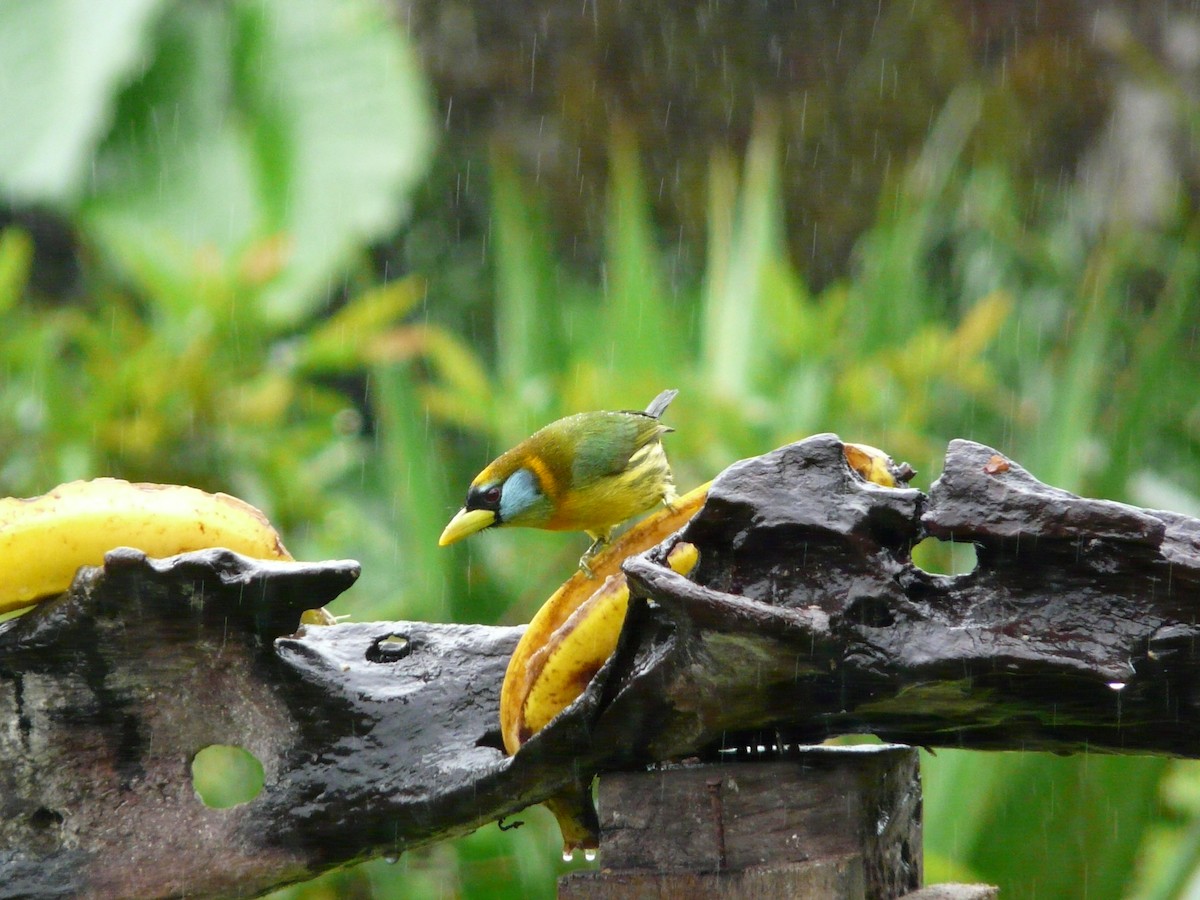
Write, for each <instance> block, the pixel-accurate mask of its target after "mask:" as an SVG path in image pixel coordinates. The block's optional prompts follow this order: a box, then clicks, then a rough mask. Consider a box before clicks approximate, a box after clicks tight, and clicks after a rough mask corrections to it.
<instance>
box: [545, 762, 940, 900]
mask: <svg viewBox="0 0 1200 900" xmlns="http://www.w3.org/2000/svg"><path fill="white" fill-rule="evenodd" d="M599 808H600V824H601V838H600V861H601V864H602V865H603V869H602V870H601V871H599V872H582V873H575V874H572V875H568V876H565V877H564V878H562V879H560V881H559V893H558V896H559V897H560V898H562V900H613V898H617V897H620V898H623V900H624V898H630V897H635V898H642V897H647V898H649V897H654V898H685V897H686V898H689V900H690V898H699V897H721V898H728V900H740V898H751V897H753V898H757V900H762V898H773V897H780V898H784V897H786V898H804V897H820V898H860V897H870V898H884V897H899V896H902V895H904V894H906V893H908V892H909V891H912V890H914V889H916V888H918V887H919V886H920V884H921V783H920V771H919V767H918V757H917V751H916V750H914V749H912V748H910V747H903V746H895V745H884V746H866V747H806V748H803V749H800V750H794V751H791V752H789V753H788V754H786V755H785V756H784V757H783V758H772V759H770V760H766V761H757V760H753V761H744V762H736V761H735V762H729V763H706V764H700V763H697V764H685V765H674V766H668V767H662V768H658V769H655V770H651V771H646V772H620V773H609V774H605V775H603V776H602V777H601V779H600V797H599Z"/></svg>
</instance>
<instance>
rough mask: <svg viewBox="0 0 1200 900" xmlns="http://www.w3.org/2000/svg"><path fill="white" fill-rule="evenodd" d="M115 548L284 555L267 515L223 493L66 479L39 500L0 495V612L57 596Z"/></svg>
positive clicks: (286, 556) (168, 552)
mask: <svg viewBox="0 0 1200 900" xmlns="http://www.w3.org/2000/svg"><path fill="white" fill-rule="evenodd" d="M116 547H134V548H136V549H138V550H141V551H143V552H144V553H145V554H146V555H147V556H152V557H166V556H174V555H176V554H178V553H185V552H188V551H192V550H204V549H207V548H210V547H225V548H228V549H230V550H233V551H235V552H237V553H241V554H243V555H245V556H250V557H254V558H256V559H279V560H290V559H292V556H291V554H290V553H288V551H287V548H286V547H285V546H284V545H283V540H282V539H281V538H280V536H279V533H278V532H277V531H276V530H275V529H274V528H273V527H272V526H271V523H270V522H269V521H267V517H266V516H265V515H263V514H262V512H260V511H259V510H258V509H256V508H255V507H253V506H251V505H250V504H249V503H246V502H245V501H243V500H239V499H238V498H236V497H231V496H229V495H228V494H220V493H218V494H210V493H207V492H205V491H202V490H199V489H198V488H193V487H187V486H184V485H174V484H137V483H131V482H128V481H123V480H121V479H118V478H96V479H93V480H91V481H72V482H69V483H67V484H61V485H59V486H58V487H56V488H54V489H53V490H51V491H48V492H47V493H45V494H42V495H41V496H39V497H32V498H29V499H23V498H18V497H6V498H3V499H0V613H5V612H9V611H12V610H16V609H19V608H21V607H26V606H30V605H32V604H35V603H37V602H39V601H41V600H44V599H45V598H47V597H51V596H54V595H56V594H61V593H62V592H63V591H65V590H66V589H67V588H68V587H70V585H71V581H72V580H73V579H74V578H75V573H76V571H77V570H78V569H79V568H80V567H81V566H99V565H103V563H104V554H105V553H107V552H108V551H109V550H112V549H114V548H116Z"/></svg>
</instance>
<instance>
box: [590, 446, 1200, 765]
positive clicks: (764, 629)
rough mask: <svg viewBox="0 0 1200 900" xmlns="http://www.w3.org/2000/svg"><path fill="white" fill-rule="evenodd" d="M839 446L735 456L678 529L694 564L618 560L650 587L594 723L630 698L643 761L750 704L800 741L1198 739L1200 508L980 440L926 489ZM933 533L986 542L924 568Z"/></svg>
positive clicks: (971, 743)
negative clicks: (1147, 500) (1152, 503)
mask: <svg viewBox="0 0 1200 900" xmlns="http://www.w3.org/2000/svg"><path fill="white" fill-rule="evenodd" d="M840 461H841V445H840V443H839V442H838V441H837V439H836V438H834V437H833V436H832V435H821V436H817V437H814V438H810V439H809V440H806V441H803V442H800V443H798V444H793V445H791V446H788V447H784V448H782V449H780V450H777V451H775V452H774V453H770V454H767V455H766V456H762V457H757V458H755V459H751V460H747V461H745V462H743V463H739V464H738V465H736V466H734V467H732V468H730V469H729V470H727V471H726V472H725V473H724V474H722V475H721V476H720V478H719V479H718V481H717V482H716V483H715V484H714V486H713V490H712V492H711V495H710V498H709V501H708V503H707V505H706V506H705V508H704V510H702V511H701V513H700V514H699V515H698V516H697V518H696V519H694V520H693V521H692V523H691V524H690V525H689V526H688V527H687V528H686V529H684V531H683V537H684V538H685V539H687V540H690V541H692V542H694V543H695V544H697V546H698V547H699V548H700V558H701V563H700V566H699V568H698V570H697V571H696V572H694V573H693V575H692V580H688V579H684V578H681V577H680V576H678V575H676V574H675V573H673V572H671V571H670V570H669V569H667V568H665V567H662V566H659V565H657V564H655V562H654V561H653V554H650V555H649V556H648V557H638V558H635V559H631V560H629V561H628V562H627V563H626V571H627V572H628V573H629V575H630V577H631V580H632V581H633V583H634V584H635V585H636V587H637V590H638V591H640V593H642V594H643V595H644V596H646V597H649V598H650V599H652V600H653V601H654V604H653V605H652V606H646V605H644V604H643V605H641V606H639V607H635V613H634V614H633V616H632V618H633V619H635V620H636V622H630V623H628V626H629V634H630V635H634V634H636V635H638V636H639V638H640V640H638V641H636V642H634V641H628V642H626V645H625V648H624V650H623V651H622V653H623V659H622V660H621V664H620V666H619V667H618V671H620V672H621V673H622V674H621V675H620V676H618V677H617V678H616V679H615V680H614V682H613V683H612V684H611V686H610V688H609V691H610V694H611V695H612V702H611V704H610V705H609V706H608V708H607V709H606V711H605V714H604V715H602V716H601V720H600V731H601V733H602V734H605V735H607V732H608V730H609V729H611V730H612V735H611V737H609V738H608V739H610V740H615V739H616V738H617V736H618V734H627V733H628V731H627V730H626V729H627V728H628V726H627V725H626V724H625V723H623V722H622V718H623V717H628V716H632V717H635V718H636V719H638V720H639V721H640V723H641V726H642V729H644V731H643V732H642V733H644V734H646V735H647V736H646V738H645V740H643V741H642V743H641V745H640V750H641V756H642V757H643V758H646V759H659V758H667V757H671V756H673V755H676V754H678V753H680V752H690V751H691V750H692V749H693V748H695V747H696V746H698V745H702V744H704V743H705V742H706V741H717V740H719V739H720V737H721V735H722V733H725V732H729V731H733V730H738V729H741V728H745V727H747V726H748V725H751V724H755V723H757V724H759V725H761V726H763V727H771V728H775V729H778V730H779V731H781V732H782V733H783V736H784V739H785V740H788V741H793V740H794V741H803V742H811V741H816V740H820V739H823V738H825V737H828V736H830V735H835V734H845V733H851V732H869V733H873V734H876V735H879V736H880V737H882V738H884V739H885V740H889V741H894V742H898V743H908V744H918V745H929V746H953V747H976V748H990V749H1016V748H1021V749H1035V748H1037V749H1044V750H1053V751H1058V752H1071V751H1074V750H1082V749H1083V748H1085V747H1086V748H1088V749H1089V750H1091V751H1097V750H1101V751H1103V750H1108V751H1112V752H1138V751H1140V752H1149V753H1168V754H1174V755H1179V756H1188V757H1194V756H1196V755H1198V753H1200V751H1198V750H1197V748H1198V747H1200V692H1198V689H1200V667H1198V665H1197V663H1198V660H1200V657H1198V656H1197V653H1196V650H1195V648H1196V646H1197V640H1198V639H1200V628H1198V627H1197V625H1196V619H1197V611H1200V522H1197V521H1196V520H1194V519H1190V518H1187V517H1185V516H1181V515H1179V514H1177V513H1170V512H1159V511H1152V510H1143V509H1137V508H1135V507H1131V506H1127V505H1124V504H1120V503H1113V502H1109V501H1103V500H1088V499H1082V498H1079V497H1076V496H1074V495H1072V494H1069V493H1067V492H1066V491H1062V490H1059V489H1057V488H1052V487H1049V486H1047V485H1044V484H1042V483H1041V482H1039V481H1037V480H1036V479H1035V478H1033V477H1032V476H1031V475H1030V474H1029V473H1028V472H1026V471H1025V470H1024V469H1023V468H1021V467H1020V466H1019V465H1017V464H1016V463H1015V462H1011V461H1009V460H1005V459H1003V458H1002V457H1001V456H999V455H998V454H996V453H995V451H993V450H991V449H990V448H987V447H983V446H981V445H978V444H973V443H970V442H967V441H955V442H953V443H952V444H951V445H950V448H949V452H948V455H947V458H946V466H945V470H944V473H943V475H942V477H941V478H939V479H938V480H937V481H936V482H935V483H934V485H933V488H932V490H931V491H930V494H929V496H928V497H926V496H925V495H924V494H922V493H920V492H919V491H916V490H910V489H892V490H889V489H887V488H881V487H877V486H875V485H872V484H866V483H863V482H861V481H860V480H858V479H855V478H854V477H853V476H852V475H851V474H850V473H849V472H848V471H847V470H846V468H845V466H843V465H841V462H840ZM925 534H932V535H934V536H936V537H940V538H943V539H948V538H951V537H953V538H954V539H956V540H964V541H970V542H972V543H974V544H975V546H976V550H977V556H978V564H977V566H976V568H975V570H974V571H973V572H971V573H969V574H966V575H960V576H955V577H949V576H938V575H931V574H929V573H927V572H924V571H922V570H921V569H919V568H917V567H915V566H914V565H913V564H912V562H911V559H910V554H909V551H910V548H911V547H912V546H913V545H914V544H915V543H916V542H917V541H918V540H919V539H920V538H921V537H922V536H924V535H925ZM624 673H628V674H627V675H626V674H624ZM697 686H701V687H700V689H699V690H698V689H697ZM710 698H712V699H711V702H710ZM756 720H757V722H756Z"/></svg>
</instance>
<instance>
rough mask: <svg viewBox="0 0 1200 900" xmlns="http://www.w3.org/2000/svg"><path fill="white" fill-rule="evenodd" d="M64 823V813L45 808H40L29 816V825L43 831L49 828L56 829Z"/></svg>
mask: <svg viewBox="0 0 1200 900" xmlns="http://www.w3.org/2000/svg"><path fill="white" fill-rule="evenodd" d="M62 823H63V817H62V813H60V812H58V811H57V810H54V809H47V808H46V807H44V806H39V807H38V808H37V809H36V810H34V811H33V813H32V814H31V815H30V816H29V824H30V825H32V826H33V827H34V828H37V829H38V830H42V831H44V830H46V829H48V828H56V827H58V826H59V825H61V824H62Z"/></svg>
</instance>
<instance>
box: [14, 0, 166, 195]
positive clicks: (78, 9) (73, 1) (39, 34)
mask: <svg viewBox="0 0 1200 900" xmlns="http://www.w3.org/2000/svg"><path fill="white" fill-rule="evenodd" d="M164 3H165V0H104V2H102V3H97V2H95V0H38V2H36V3H19V2H8V3H0V60H3V61H4V74H3V76H2V77H0V192H2V193H4V194H6V195H7V197H8V199H9V200H10V202H16V203H40V204H56V203H62V202H65V201H68V200H69V199H71V198H73V197H76V196H77V195H78V192H79V190H80V188H81V187H82V186H83V182H84V178H85V177H86V176H87V174H88V155H89V154H90V153H91V151H92V150H93V149H94V147H95V145H96V143H97V142H98V141H99V140H100V138H101V137H102V136H103V134H104V131H105V128H106V127H107V125H108V122H109V120H110V118H111V116H112V101H113V99H114V97H115V94H116V88H118V87H119V86H120V84H121V82H122V81H123V80H124V79H126V78H128V77H129V76H130V75H131V73H132V72H133V71H134V70H136V69H137V68H138V67H140V66H141V65H142V61H143V57H144V55H145V53H146V38H147V31H148V25H149V23H150V22H151V21H152V20H153V18H154V16H155V14H156V13H157V12H158V11H159V9H160V8H161V7H162V6H163V5H164Z"/></svg>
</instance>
